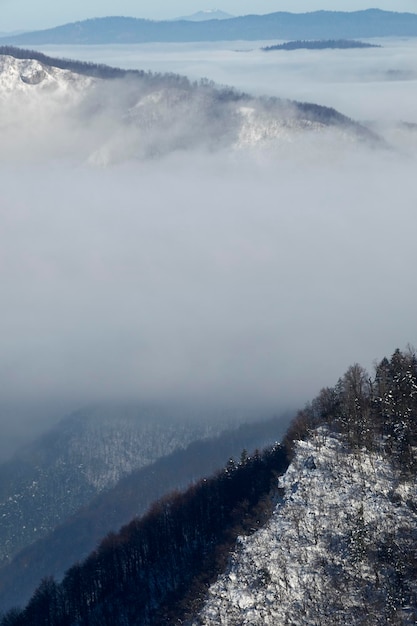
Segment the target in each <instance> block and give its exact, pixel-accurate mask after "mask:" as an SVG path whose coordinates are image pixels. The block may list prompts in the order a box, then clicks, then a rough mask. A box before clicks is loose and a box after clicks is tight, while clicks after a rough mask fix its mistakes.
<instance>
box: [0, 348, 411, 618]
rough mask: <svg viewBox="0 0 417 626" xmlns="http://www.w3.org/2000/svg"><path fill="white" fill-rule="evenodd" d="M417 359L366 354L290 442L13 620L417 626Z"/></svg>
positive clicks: (297, 424) (80, 571)
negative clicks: (370, 369) (366, 365)
mask: <svg viewBox="0 0 417 626" xmlns="http://www.w3.org/2000/svg"><path fill="white" fill-rule="evenodd" d="M416 414H417V357H416V355H415V354H414V353H413V352H410V351H408V352H401V351H400V350H396V351H395V352H394V354H393V355H392V357H391V359H387V358H384V359H383V360H382V361H381V362H380V363H378V364H377V365H376V368H375V376H374V377H370V376H369V374H368V373H367V372H366V371H365V370H364V369H363V368H362V367H361V366H359V365H358V364H355V365H353V366H351V367H350V368H349V369H348V370H347V372H346V373H345V374H344V376H343V377H341V378H340V379H339V380H338V382H337V384H336V385H335V386H334V387H332V388H325V389H323V390H322V391H321V392H320V394H319V396H317V398H315V399H314V400H313V401H312V402H311V403H310V404H309V405H307V407H306V408H305V409H304V410H302V411H300V412H299V414H298V416H297V418H296V419H295V420H294V422H293V423H292V425H291V426H290V428H289V430H288V432H287V434H286V436H285V438H284V440H283V442H282V444H281V445H275V446H273V447H272V448H269V449H266V450H264V451H263V452H256V453H254V454H253V455H252V456H251V455H247V454H242V456H241V459H240V461H239V462H238V463H236V462H234V461H230V462H229V463H228V464H227V465H226V467H225V468H224V469H223V471H220V472H218V473H217V474H215V475H214V476H211V477H210V478H206V479H203V480H201V481H199V482H198V483H197V484H195V485H193V486H192V487H191V488H190V489H188V490H187V491H185V492H183V493H178V492H174V493H172V494H171V495H169V496H166V497H165V498H163V499H162V500H160V501H159V502H157V503H155V505H154V506H153V507H152V508H151V509H150V510H149V512H148V513H147V514H146V515H145V516H144V517H143V518H141V519H137V520H133V521H132V522H131V523H130V524H128V525H127V526H125V527H124V528H122V529H121V531H120V532H119V533H118V534H110V535H109V536H107V537H106V538H105V539H104V540H103V541H102V543H101V544H100V546H99V547H98V548H97V550H96V551H94V552H93V553H91V554H90V556H89V557H88V558H87V559H86V560H84V561H83V562H82V563H79V564H76V565H74V566H73V567H71V569H70V570H68V572H67V573H66V575H65V577H64V579H63V581H62V582H61V583H59V584H57V583H56V582H55V581H54V580H52V579H50V578H49V579H45V580H44V581H43V582H42V584H41V585H40V586H39V587H38V589H37V591H36V592H35V594H34V595H33V596H32V599H31V601H30V602H29V604H28V605H27V606H26V608H25V609H24V610H23V611H12V612H10V613H9V614H8V615H7V616H5V617H4V619H3V621H2V622H1V624H2V626H17V625H19V626H26V625H29V624H30V625H32V624H49V626H62V625H63V624H66V625H68V626H72V625H74V626H75V624H77V626H86V625H87V624H93V625H94V624H100V625H101V626H113V625H114V624H122V623H123V624H126V625H127V626H134V625H135V626H136V625H139V624H140V625H141V626H148V625H149V626H151V625H152V626H157V625H161V626H162V624H163V625H169V624H177V623H186V624H189V625H192V626H205V625H207V626H208V625H210V626H238V625H248V626H249V624H251V625H252V624H253V625H255V626H256V625H261V624H262V625H264V624H270V625H271V626H272V625H275V624H302V623H308V624H322V625H323V626H333V625H336V626H339V625H340V626H342V625H344V624H346V623H352V624H353V625H354V626H362V625H363V626H365V625H370V624H373V625H374V624H375V625H381V626H382V624H412V623H415V620H416V618H417V608H416V607H417V603H416V597H417V561H416V555H415V544H416V540H417V493H416V483H415V474H416V469H417V421H416Z"/></svg>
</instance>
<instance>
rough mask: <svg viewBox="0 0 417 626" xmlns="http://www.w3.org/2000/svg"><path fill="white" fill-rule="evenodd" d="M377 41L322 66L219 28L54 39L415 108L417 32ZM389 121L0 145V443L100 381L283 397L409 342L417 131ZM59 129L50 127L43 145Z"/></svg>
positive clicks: (222, 400)
mask: <svg viewBox="0 0 417 626" xmlns="http://www.w3.org/2000/svg"><path fill="white" fill-rule="evenodd" d="M382 43H384V45H385V44H386V45H387V49H385V48H383V49H370V50H352V51H349V50H348V51H330V50H329V51H326V52H320V53H318V54H316V53H313V54H314V59H315V61H314V65H312V61H311V57H312V53H311V52H307V51H300V53H298V52H295V53H293V52H291V53H282V52H281V53H269V54H264V53H258V52H255V53H252V52H245V53H243V52H241V53H233V52H232V51H231V48H230V46H228V47H227V50H225V49H222V48H221V47H220V46H218V45H216V46H206V45H205V46H203V45H201V46H190V47H189V48H187V47H186V46H170V47H165V48H166V49H165V51H164V49H163V48H162V47H161V46H156V45H155V46H143V47H138V46H134V47H132V48H128V47H125V46H122V47H120V49H116V48H115V47H114V48H110V49H109V50H108V51H104V50H103V49H102V50H101V52H100V54H101V56H100V57H99V56H98V55H99V51H98V49H97V48H84V49H83V50H81V49H80V48H78V47H77V48H74V49H71V50H68V49H65V50H61V52H62V56H71V57H73V58H74V57H77V58H82V56H83V55H84V58H85V59H91V60H94V61H98V60H100V61H104V62H107V63H109V64H117V65H120V66H126V65H128V64H129V65H130V66H131V67H132V66H136V67H143V68H144V69H147V68H151V69H154V70H156V69H157V70H161V71H162V70H168V69H171V70H175V71H176V72H182V73H187V74H189V75H191V76H192V77H193V78H194V77H195V76H197V75H198V76H201V75H202V76H208V77H209V78H215V79H217V80H220V81H221V82H227V83H229V84H233V85H235V86H237V87H239V88H244V89H245V90H250V91H251V92H252V93H261V92H263V93H266V94H267V95H268V94H274V95H278V94H279V95H283V96H290V97H298V98H302V99H304V100H305V99H308V100H311V101H317V102H320V103H322V104H329V105H331V106H337V108H338V109H339V110H340V111H341V112H343V113H347V114H348V115H351V116H354V117H357V118H359V119H371V118H372V119H374V120H375V121H377V122H380V121H381V120H382V121H387V119H388V114H389V120H390V121H397V120H403V121H407V122H417V108H416V106H415V103H416V98H417V80H416V73H417V67H416V66H417V61H416V58H417V57H416V55H415V52H416V47H417V46H416V42H414V41H413V42H397V41H391V42H382ZM244 45H245V47H249V46H248V44H247V43H246V44H244ZM233 46H234V44H233ZM389 46H391V48H390V47H389ZM250 47H253V45H252V44H251V46H250ZM236 48H237V46H236ZM43 50H44V51H45V52H46V53H48V54H51V55H53V54H58V51H57V49H56V48H55V49H53V50H51V48H44V49H43ZM173 50H174V51H175V50H177V56H176V55H175V54H174V55H173V56H172V58H171V61H170V63H172V65H171V66H169V64H168V54H170V55H171V54H172V51H173ZM196 51H197V52H196ZM389 51H391V52H389ZM81 53H82V54H81ZM104 53H105V54H104ZM234 54H238V60H237V61H234V60H233V59H234V56H233V55H234ZM112 55H113V56H112ZM284 55H285V56H284ZM287 55H288V56H287ZM290 55H291V56H290ZM122 57H123V58H122ZM191 58H194V60H195V61H194V64H193V65H192V64H191V61H190V62H187V59H191ZM161 59H162V60H161ZM387 59H389V63H388V62H387ZM122 61H123V62H122ZM152 63H153V65H152ZM312 67H314V73H312V72H310V70H311V68H312ZM343 68H344V72H343V75H341V69H343ZM388 69H393V70H398V71H400V72H408V73H407V74H405V73H403V74H401V76H402V80H392V76H393V75H392V74H388V75H387V70H388ZM321 70H322V71H321ZM274 72H276V76H277V78H276V80H272V77H273V76H274ZM307 75H308V76H309V81H307V82H306V81H305V80H304V79H305V77H306V76H307ZM336 77H339V79H340V80H338V81H337V82H336ZM251 85H252V87H253V88H252V89H250V87H251ZM405 94H408V97H407V98H406V97H405ZM34 123H35V122H34ZM62 132H63V131H62ZM394 136H395V142H394V143H395V148H394V149H386V148H375V147H369V146H366V145H358V144H355V143H343V142H341V140H340V138H334V139H332V138H331V137H330V138H329V139H328V140H327V141H326V142H323V141H319V140H318V139H317V141H316V139H315V138H314V136H313V137H312V136H310V137H309V138H308V139H307V140H306V141H297V142H294V143H293V144H291V143H289V144H288V146H287V147H286V148H285V149H284V150H281V151H279V153H272V152H270V151H262V150H261V151H259V150H258V151H256V152H254V153H243V152H242V153H239V152H233V153H228V152H220V153H216V154H212V155H207V154H202V153H199V152H192V153H187V152H186V153H181V154H179V153H174V154H171V155H169V156H167V157H164V158H158V159H153V160H145V161H143V160H142V161H135V160H133V159H130V158H129V159H127V160H126V161H124V162H119V164H117V165H110V166H108V167H95V166H92V165H90V164H86V163H85V162H84V163H82V162H76V161H75V160H74V159H71V160H63V159H62V160H56V159H55V160H53V161H49V160H48V159H46V160H45V159H43V160H42V158H40V157H42V151H41V153H40V154H38V155H34V156H33V158H30V159H23V156H24V155H23V154H22V162H21V163H18V162H17V161H16V162H15V161H14V162H9V163H8V162H7V159H3V160H2V162H1V165H0V189H1V198H0V259H1V263H0V277H1V278H0V279H1V289H2V309H1V343H2V345H1V352H0V372H1V376H0V397H1V398H2V406H1V407H0V419H2V428H3V430H4V433H5V434H4V436H3V450H0V454H1V453H4V452H5V451H6V450H7V451H9V449H10V445H11V444H10V441H12V439H11V438H12V437H16V436H17V434H18V433H19V430H20V431H21V430H22V429H24V430H25V431H26V433H29V434H30V433H32V432H34V422H35V421H36V422H37V423H38V420H39V419H40V416H41V415H47V414H48V415H51V414H52V413H55V416H56V417H60V416H61V415H62V412H63V411H69V410H71V409H76V408H77V407H78V406H79V405H80V404H84V403H90V402H95V401H102V400H107V399H109V400H110V399H111V400H114V399H116V400H123V399H125V398H126V399H129V400H131V399H134V398H142V399H151V400H152V399H158V400H161V399H162V400H167V401H172V400H173V399H175V400H179V401H182V400H187V401H189V400H192V401H197V402H204V403H213V405H217V406H219V405H222V404H225V405H229V406H230V405H231V406H233V405H235V406H253V407H257V406H259V410H260V411H262V412H265V411H269V412H276V413H278V412H280V411H281V410H283V409H286V408H288V407H300V406H303V404H304V403H305V402H306V401H307V400H309V399H311V398H312V397H313V396H314V395H315V394H316V393H317V392H318V391H319V390H320V388H321V387H322V386H325V385H332V384H334V383H335V382H336V380H337V378H338V377H339V376H340V375H341V374H342V373H343V372H344V370H345V369H346V368H347V367H348V366H349V365H350V364H352V363H353V362H361V363H362V364H363V365H365V366H367V367H369V368H371V367H372V362H373V360H374V359H379V358H382V356H384V355H385V354H388V355H389V354H390V353H392V352H393V351H394V349H395V348H396V347H400V348H404V347H405V346H406V344H407V343H408V342H410V343H411V344H413V343H416V322H415V320H416V313H417V292H416V288H415V247H416V244H415V234H416V231H417V213H416V207H417V185H416V184H415V172H416V171H417V157H416V154H417V152H416V149H415V148H416V140H415V131H414V139H412V137H413V130H412V128H409V129H404V128H403V129H401V131H398V132H397V131H395V132H394V131H392V137H394ZM410 138H411V140H410ZM58 139H59V136H58ZM27 141H28V145H27V152H28V153H29V154H30V141H31V139H30V137H28V140H27ZM50 141H53V142H56V141H57V131H56V129H54V128H51V129H50V130H48V131H45V154H48V142H50ZM37 145H38V144H37ZM37 149H39V148H37ZM38 157H39V158H38ZM45 406H46V407H47V409H44V407H45ZM28 407H29V408H28ZM16 415H18V418H16ZM33 416H35V418H33ZM31 417H32V419H31ZM31 424H32V426H33V430H31V427H30V425H31Z"/></svg>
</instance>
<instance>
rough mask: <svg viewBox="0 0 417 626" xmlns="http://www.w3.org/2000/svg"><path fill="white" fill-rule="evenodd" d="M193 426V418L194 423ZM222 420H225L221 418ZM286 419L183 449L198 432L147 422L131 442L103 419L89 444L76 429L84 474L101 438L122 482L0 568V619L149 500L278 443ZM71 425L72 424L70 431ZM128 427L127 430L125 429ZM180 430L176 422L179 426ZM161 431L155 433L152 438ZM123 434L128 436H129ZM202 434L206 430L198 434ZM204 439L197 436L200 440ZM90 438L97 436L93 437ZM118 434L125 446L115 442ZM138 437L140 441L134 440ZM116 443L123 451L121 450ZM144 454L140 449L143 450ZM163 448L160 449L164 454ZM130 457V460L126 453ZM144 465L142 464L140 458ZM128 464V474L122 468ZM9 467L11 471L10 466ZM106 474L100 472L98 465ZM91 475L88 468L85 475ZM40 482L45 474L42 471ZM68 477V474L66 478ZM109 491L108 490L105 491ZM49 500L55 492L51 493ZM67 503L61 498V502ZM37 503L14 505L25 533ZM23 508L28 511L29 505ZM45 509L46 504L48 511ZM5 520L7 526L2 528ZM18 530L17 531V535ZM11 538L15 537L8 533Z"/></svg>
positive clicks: (122, 429) (118, 425) (121, 426)
mask: <svg viewBox="0 0 417 626" xmlns="http://www.w3.org/2000/svg"><path fill="white" fill-rule="evenodd" d="M196 419H197V421H201V418H200V420H198V418H196ZM224 419H225V417H224ZM212 420H213V416H212V418H211V420H206V422H207V423H206V427H205V429H207V428H209V429H211V430H212V432H215V430H216V427H215V424H214V423H213V421H212ZM286 424H287V420H286V419H285V417H284V416H281V417H279V418H271V419H269V420H266V421H262V422H256V423H250V424H241V425H240V426H239V427H238V428H232V429H230V430H227V431H223V432H222V433H221V434H220V435H218V436H217V437H213V438H208V439H207V438H206V439H199V440H198V441H194V442H193V443H191V444H190V445H188V446H187V447H186V448H185V449H183V445H182V444H183V443H185V441H187V440H189V437H190V435H191V434H192V433H193V432H194V435H195V436H197V434H198V431H193V429H192V424H189V428H188V433H187V436H186V438H183V437H182V432H181V431H182V428H181V427H180V426H181V425H180V424H179V423H178V422H175V421H174V422H173V423H172V424H166V425H165V426H166V427H165V429H164V426H163V424H160V425H159V428H158V425H157V424H155V428H154V429H153V430H152V431H151V432H149V429H148V432H147V433H146V431H145V429H143V428H142V429H141V430H140V431H139V432H141V433H142V438H139V439H138V437H137V436H135V434H136V433H135V431H134V432H133V433H132V432H131V430H130V431H129V430H128V431H127V433H126V424H125V423H123V421H121V420H120V419H119V420H118V419H115V420H114V421H113V420H111V424H110V425H109V426H111V428H107V433H106V432H105V430H103V427H102V428H101V429H100V428H99V426H100V420H98V422H97V423H96V424H95V426H96V438H95V439H96V440H97V439H98V440H97V441H91V437H88V436H85V435H88V430H91V427H90V429H87V432H86V429H85V428H84V429H82V428H81V429H80V434H81V433H84V441H83V450H84V453H85V459H84V462H85V469H88V467H89V464H88V460H89V461H90V464H91V461H92V460H93V459H94V458H95V459H96V461H97V460H98V459H97V456H98V457H100V455H101V450H100V447H99V446H98V445H97V444H98V443H99V439H100V438H102V437H103V435H104V434H106V438H105V439H106V444H107V456H108V455H109V453H111V455H112V456H113V457H115V458H114V459H113V461H114V462H115V461H116V460H117V461H118V463H117V465H116V464H115V463H114V464H113V465H112V466H110V468H111V469H112V473H113V477H114V474H115V473H116V472H117V470H118V469H119V470H120V469H122V468H123V469H124V473H125V474H126V475H123V476H122V478H121V479H120V480H119V481H118V482H117V483H116V484H115V485H114V486H113V487H111V485H110V484H107V489H104V490H103V491H101V493H100V494H98V495H96V496H95V497H94V498H92V499H91V500H90V501H89V502H87V503H84V506H82V507H81V508H78V510H77V511H76V512H74V513H73V514H72V515H71V516H70V517H67V518H66V519H63V518H62V517H61V519H60V523H59V524H58V525H56V526H55V527H53V528H52V530H51V531H50V532H49V533H48V534H46V535H45V536H43V537H42V538H39V539H38V540H37V541H35V542H34V543H32V544H30V545H27V546H26V547H25V548H24V549H22V550H21V551H20V552H19V553H18V554H16V556H15V557H14V558H13V559H12V561H11V562H10V563H8V564H5V565H3V566H2V567H1V568H0V613H1V611H2V610H3V611H6V610H8V609H9V608H11V607H13V606H24V605H25V604H26V603H27V602H28V601H29V599H30V597H31V595H32V593H33V592H34V590H35V589H36V587H37V586H38V584H39V582H40V581H41V579H42V578H43V577H45V576H51V575H53V576H54V577H56V578H58V579H60V578H62V576H63V575H64V573H65V571H66V570H67V569H68V568H69V567H71V565H73V563H74V561H81V560H82V559H84V558H86V557H87V556H88V554H89V553H90V552H91V551H92V550H94V549H95V547H96V546H97V544H98V543H99V541H100V540H101V539H102V538H103V537H104V536H105V535H106V534H107V533H109V532H111V531H116V530H118V529H119V528H120V527H121V526H123V525H124V524H127V523H128V522H130V520H131V519H132V518H133V517H135V516H139V515H143V514H144V513H146V511H147V509H148V508H149V506H150V505H151V504H152V502H154V501H155V500H156V499H157V498H160V497H162V496H163V495H164V494H166V493H167V492H168V491H170V490H173V489H179V488H182V489H184V488H186V487H187V486H188V485H189V484H190V483H191V482H193V481H197V480H198V479H200V478H201V477H202V476H207V475H210V474H211V473H212V472H214V471H216V470H218V469H219V468H221V467H223V466H224V464H225V463H226V462H227V460H228V459H229V458H230V457H231V456H232V457H233V458H235V459H238V458H239V457H240V454H241V451H242V449H244V448H246V449H247V450H253V449H255V448H257V447H258V448H263V447H264V446H266V445H268V444H270V443H271V442H274V441H276V440H279V439H281V437H282V435H283V433H284V431H285V428H286ZM73 426H75V425H73ZM103 426H104V425H103ZM131 426H132V425H131ZM184 426H185V424H183V427H184ZM160 430H162V431H163V432H160ZM118 431H119V432H118ZM129 432H131V436H130V437H129ZM207 432H208V431H207V430H206V433H207ZM203 434H204V432H203V431H200V436H202V435H203ZM97 435H99V437H98V438H97ZM123 435H125V439H126V441H124V439H123ZM153 435H156V437H157V438H158V436H159V435H160V440H159V446H158V448H157V447H156V445H155V444H156V442H155V441H153V439H154V437H153ZM141 439H142V440H141ZM167 440H170V444H171V446H172V447H175V446H177V449H176V450H175V451H174V452H171V453H170V454H167V455H165V456H161V457H160V458H158V459H157V460H156V461H154V462H153V463H147V464H146V465H144V466H143V467H140V468H138V469H134V467H135V465H134V464H133V462H132V459H131V458H130V457H132V456H133V457H136V461H137V464H139V462H140V461H141V459H142V460H143V455H144V453H146V452H147V451H148V452H149V450H150V449H154V451H155V452H157V451H158V452H159V453H161V452H163V450H164V446H166V442H167ZM123 441H124V444H125V450H124V451H123V449H122V448H123ZM94 443H95V444H96V445H95V447H94V453H93V454H91V451H90V454H88V444H90V446H94ZM147 448H148V450H147ZM165 449H166V448H165ZM129 452H130V454H128V453H129ZM148 460H149V458H148ZM128 461H130V470H132V469H133V471H130V473H129V472H128V471H127V470H128V469H129V464H128V463H127V462H128ZM16 466H17V464H16V463H15V464H14V465H13V467H16ZM71 467H72V466H71V465H70V464H69V466H68V467H67V471H68V472H69V473H70V472H71ZM77 467H78V464H76V465H75V469H74V471H75V472H76V471H77ZM100 469H101V471H102V469H103V468H102V467H100V464H97V463H95V475H96V476H97V470H100ZM105 469H106V470H107V471H108V469H109V468H108V467H106V466H105ZM90 471H91V470H90ZM50 473H51V474H52V476H53V477H54V478H55V482H59V479H60V478H61V480H62V479H63V474H62V473H58V474H57V476H55V474H56V472H55V468H54V467H52V470H50ZM45 475H46V476H45V478H47V477H48V472H47V471H45ZM71 476H72V474H71ZM65 482H66V484H68V488H69V489H72V491H71V493H72V495H73V497H74V496H75V495H76V493H75V492H76V489H75V486H76V485H74V488H72V486H71V480H70V479H69V478H68V479H67V480H66V481H65ZM53 485H54V483H53V482H51V480H49V481H48V480H46V481H45V485H44V486H43V491H45V490H46V489H47V488H48V487H49V488H51V494H50V499H51V500H52V501H53V498H54V494H55V491H54V490H53ZM109 487H110V488H109ZM55 496H56V494H55ZM68 498H69V496H68ZM43 504H44V501H43V500H42V499H41V498H39V494H37V495H36V497H35V498H34V497H31V498H30V499H29V502H27V503H26V506H25V508H24V513H23V507H21V515H20V517H21V518H22V520H21V524H24V525H25V526H28V527H30V525H31V524H32V526H33V523H34V520H35V519H36V516H39V515H42V514H43V515H44V516H46V513H47V512H45V511H42V505H43ZM29 505H31V506H29ZM49 508H50V509H52V506H50V507H49ZM2 521H3V522H4V528H3V532H4V535H5V533H6V531H7V530H8V527H9V526H10V523H9V520H7V518H3V520H2ZM6 522H7V523H6ZM17 530H18V529H17ZM16 532H17V531H16Z"/></svg>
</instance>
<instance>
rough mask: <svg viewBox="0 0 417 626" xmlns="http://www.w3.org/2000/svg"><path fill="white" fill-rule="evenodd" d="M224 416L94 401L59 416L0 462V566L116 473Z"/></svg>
mask: <svg viewBox="0 0 417 626" xmlns="http://www.w3.org/2000/svg"><path fill="white" fill-rule="evenodd" d="M225 423H227V422H226V419H224V420H222V421H219V420H216V419H215V417H214V416H213V415H210V420H208V419H204V418H203V416H201V415H200V416H198V418H197V417H196V416H195V415H193V413H192V412H190V411H189V410H188V411H187V410H185V409H184V410H180V409H175V408H171V409H168V408H166V407H156V406H155V407H153V406H148V407H147V406H143V407H140V406H138V407H134V406H133V407H128V406H125V407H124V406H120V407H117V406H115V407H111V408H110V407H97V408H94V409H88V410H84V411H79V412H77V413H74V414H73V415H71V416H69V417H67V418H65V419H64V420H62V421H61V422H60V423H59V424H58V425H57V426H56V427H55V428H53V429H52V430H51V431H49V432H48V433H47V434H45V435H44V436H42V437H41V438H39V439H38V440H36V441H35V442H34V443H33V444H31V445H30V446H26V447H25V448H24V449H22V450H20V451H19V452H18V453H16V455H15V456H14V457H13V459H11V460H10V461H8V462H6V463H3V464H2V465H0V519H1V525H0V568H1V566H4V565H6V564H7V563H8V562H10V561H11V560H12V559H13V557H14V556H15V555H16V554H17V553H18V552H19V551H20V550H22V549H23V548H25V547H26V546H28V545H30V544H32V543H33V542H34V541H36V540H38V539H40V538H42V537H44V536H46V535H48V533H49V532H51V531H52V530H53V529H54V528H55V527H56V526H58V525H59V524H62V523H63V521H64V520H65V519H67V518H68V517H69V516H71V515H73V514H74V513H75V512H76V511H77V510H79V509H80V508H81V507H84V506H86V505H87V504H88V503H89V502H90V501H91V500H92V499H93V498H94V497H95V496H97V495H98V494H100V493H102V492H103V491H106V490H108V489H110V488H112V487H114V486H115V485H116V483H118V481H119V480H120V479H121V478H122V477H124V476H127V475H129V474H131V473H132V472H133V471H134V470H136V469H138V468H141V467H144V466H148V465H149V464H151V463H153V462H155V461H156V460H157V459H158V458H160V457H163V456H166V455H167V454H170V453H172V452H173V451H174V450H178V449H182V448H185V447H186V446H187V445H188V444H189V443H190V442H191V441H194V440H196V439H202V438H204V437H209V436H213V435H215V434H217V433H218V432H219V431H220V430H222V429H224V427H225ZM220 424H222V425H220Z"/></svg>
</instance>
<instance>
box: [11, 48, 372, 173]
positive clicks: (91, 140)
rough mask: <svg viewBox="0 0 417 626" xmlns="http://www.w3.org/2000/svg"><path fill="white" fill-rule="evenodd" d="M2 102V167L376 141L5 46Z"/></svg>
mask: <svg viewBox="0 0 417 626" xmlns="http://www.w3.org/2000/svg"><path fill="white" fill-rule="evenodd" d="M1 53H3V54H1ZM0 94H1V96H0V120H1V122H0V124H1V129H2V137H3V141H2V146H0V158H1V157H3V158H5V159H6V160H10V158H12V157H13V155H15V156H16V158H22V155H26V154H27V155H29V156H30V155H31V154H35V155H36V159H37V160H39V159H40V158H42V157H45V158H46V157H54V158H56V157H66V158H68V157H70V158H75V159H76V160H80V159H81V160H82V161H88V162H90V163H92V164H97V165H107V164H109V163H115V162H120V161H124V160H126V159H130V158H138V159H144V158H155V157H158V156H163V155H166V154H170V153H172V152H176V151H185V150H203V151H210V152H211V151H218V150H225V149H227V150H248V149H254V148H257V147H261V146H270V147H272V148H274V147H275V148H278V149H279V147H280V146H281V145H285V144H287V143H288V142H292V141H294V140H296V139H297V138H299V139H302V138H304V137H305V135H306V133H311V132H313V133H314V134H315V137H322V138H323V139H325V138H326V137H327V134H328V131H331V132H332V133H334V135H335V136H336V137H337V139H338V140H339V141H341V142H346V141H349V142H351V141H358V140H359V141H361V140H371V141H375V140H376V136H375V135H374V134H373V133H371V132H370V131H369V130H368V129H366V128H365V127H363V126H361V125H360V124H358V123H355V122H353V121H352V120H350V119H348V118H347V117H345V116H343V115H342V114H340V113H338V112H337V111H335V110H334V109H331V108H328V107H323V106H318V105H313V104H307V103H299V102H292V101H288V100H280V99H276V98H269V99H266V98H265V99H262V98H253V97H251V96H249V95H247V94H244V93H239V92H237V91H235V90H233V89H231V88H227V87H218V86H216V85H215V84H213V83H211V82H209V81H205V80H202V81H200V82H199V83H191V82H190V81H189V80H188V79H187V78H185V77H182V76H176V75H159V74H151V73H146V72H142V71H123V70H118V69H114V68H108V67H105V66H100V65H93V64H86V63H79V62H76V61H65V60H58V59H51V58H49V57H46V56H44V55H42V54H40V53H35V52H31V51H27V50H19V49H13V48H10V47H6V48H0ZM51 128H54V132H53V133H51ZM45 137H48V141H45Z"/></svg>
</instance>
